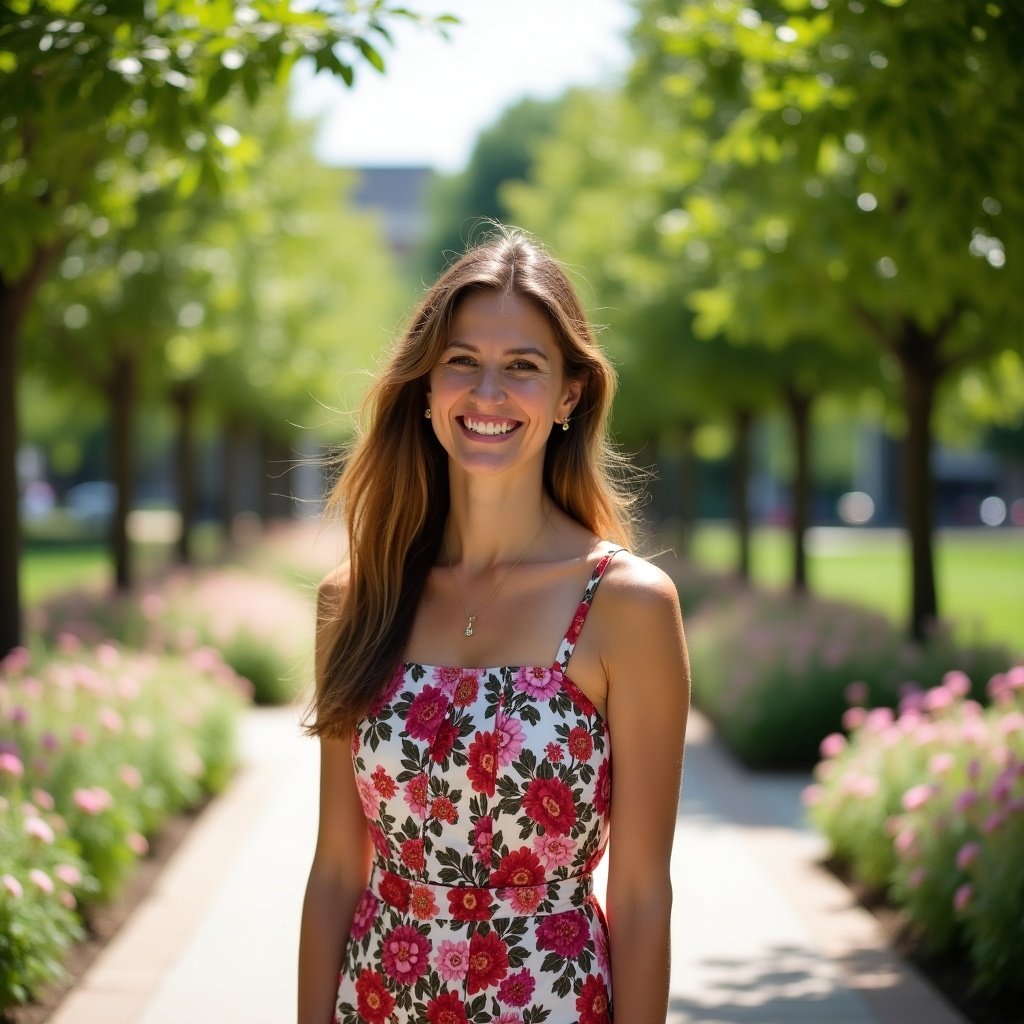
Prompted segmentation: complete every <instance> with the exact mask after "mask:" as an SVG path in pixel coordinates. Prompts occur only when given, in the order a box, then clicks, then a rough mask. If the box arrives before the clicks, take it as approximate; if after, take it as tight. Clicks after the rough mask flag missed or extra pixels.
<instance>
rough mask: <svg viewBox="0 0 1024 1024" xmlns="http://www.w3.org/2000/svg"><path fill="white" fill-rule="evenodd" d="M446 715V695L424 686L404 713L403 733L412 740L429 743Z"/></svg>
mask: <svg viewBox="0 0 1024 1024" xmlns="http://www.w3.org/2000/svg"><path fill="white" fill-rule="evenodd" d="M447 713H448V697H447V695H446V694H445V693H444V692H443V691H441V690H438V689H436V688H435V687H433V686H424V687H423V689H422V690H421V691H420V692H419V693H418V694H416V696H415V697H414V698H413V700H412V703H411V704H410V705H409V710H408V712H406V716H405V731H406V732H408V734H409V735H410V736H411V737H412V738H413V739H416V740H425V741H427V742H430V741H431V740H432V739H433V738H434V736H435V735H436V733H437V730H438V726H440V724H441V722H443V721H444V716H445V715H446V714H447Z"/></svg>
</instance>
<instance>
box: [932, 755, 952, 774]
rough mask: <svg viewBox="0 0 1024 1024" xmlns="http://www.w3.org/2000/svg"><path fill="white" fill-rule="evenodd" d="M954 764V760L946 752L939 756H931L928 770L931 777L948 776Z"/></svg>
mask: <svg viewBox="0 0 1024 1024" xmlns="http://www.w3.org/2000/svg"><path fill="white" fill-rule="evenodd" d="M955 764H956V758H955V757H953V755H952V754H951V753H949V752H948V751H943V752H942V753H941V754H933V755H932V758H931V760H930V761H929V762H928V770H929V771H930V772H931V773H932V775H948V774H949V772H950V771H952V769H953V765H955Z"/></svg>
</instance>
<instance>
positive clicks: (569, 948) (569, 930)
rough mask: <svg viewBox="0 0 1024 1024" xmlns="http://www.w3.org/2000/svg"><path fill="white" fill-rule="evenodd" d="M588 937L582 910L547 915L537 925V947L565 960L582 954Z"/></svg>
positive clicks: (585, 919)
mask: <svg viewBox="0 0 1024 1024" xmlns="http://www.w3.org/2000/svg"><path fill="white" fill-rule="evenodd" d="M589 937H590V929H589V928H588V927H587V918H586V916H585V915H584V913H583V911H582V910H568V911H566V912H565V913H564V914H549V915H548V916H547V917H542V918H541V919H540V922H539V923H538V925H537V946H538V947H539V948H540V949H550V950H551V952H552V953H557V954H558V955H559V956H561V957H565V959H566V960H571V959H572V958H573V957H575V956H579V954H580V953H581V952H583V949H584V947H585V946H586V944H587V939H588V938H589Z"/></svg>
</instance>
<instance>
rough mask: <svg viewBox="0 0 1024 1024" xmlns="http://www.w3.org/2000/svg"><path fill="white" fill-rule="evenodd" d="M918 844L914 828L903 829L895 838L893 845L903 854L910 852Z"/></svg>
mask: <svg viewBox="0 0 1024 1024" xmlns="http://www.w3.org/2000/svg"><path fill="white" fill-rule="evenodd" d="M916 844H917V833H916V832H915V831H914V830H913V829H912V828H905V829H902V830H901V831H900V832H899V833H897V835H896V838H895V839H894V840H893V846H895V847H896V849H897V851H898V852H899V853H902V854H909V853H911V852H912V851H913V850H914V847H915V845H916Z"/></svg>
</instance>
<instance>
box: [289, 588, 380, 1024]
mask: <svg viewBox="0 0 1024 1024" xmlns="http://www.w3.org/2000/svg"><path fill="white" fill-rule="evenodd" d="M340 599H341V588H340V587H339V585H338V582H337V580H336V579H334V578H331V577H328V579H326V580H325V581H324V582H323V583H321V584H320V591H319V595H318V601H317V639H316V672H317V685H318V686H319V685H320V684H321V682H322V676H323V670H324V665H325V663H326V658H327V653H328V650H329V643H330V639H331V637H332V623H333V622H334V621H335V618H334V612H335V610H336V609H337V607H338V602H339V600H340ZM371 857H372V845H371V843H370V838H369V834H368V831H367V828H366V817H365V815H364V814H363V808H362V805H361V804H360V802H359V792H358V790H357V789H356V783H355V776H354V773H353V771H352V754H351V747H350V745H349V741H348V738H347V737H346V738H343V739H321V741H320V824H319V831H318V833H317V840H316V849H315V852H314V854H313V865H312V867H311V868H310V872H309V881H308V882H307V883H306V896H305V899H304V901H303V904H302V925H301V930H300V935H299V1006H298V1024H330V1022H331V1021H333V1019H334V1002H335V999H336V997H337V993H338V972H339V970H340V967H341V961H342V957H343V955H344V952H345V942H346V940H347V937H348V931H349V927H350V925H351V923H352V917H353V915H354V913H355V908H356V904H357V903H358V901H359V897H360V896H361V895H362V892H363V889H364V888H365V886H366V883H367V880H368V878H369V875H370V860H371Z"/></svg>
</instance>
